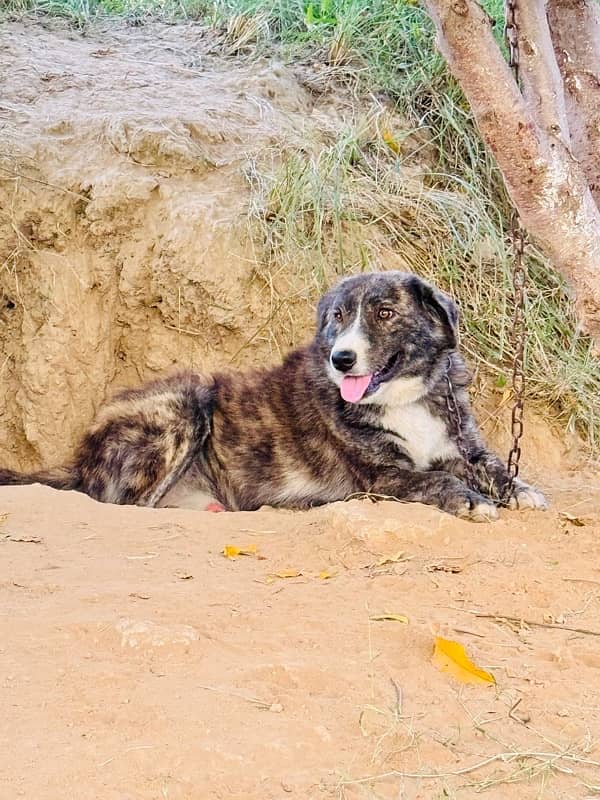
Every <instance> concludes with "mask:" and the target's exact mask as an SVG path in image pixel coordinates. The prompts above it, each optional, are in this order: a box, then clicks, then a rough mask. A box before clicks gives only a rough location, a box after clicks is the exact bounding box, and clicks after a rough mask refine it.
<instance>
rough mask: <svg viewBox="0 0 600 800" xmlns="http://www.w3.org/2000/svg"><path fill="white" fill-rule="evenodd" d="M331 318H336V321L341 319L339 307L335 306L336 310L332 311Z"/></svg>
mask: <svg viewBox="0 0 600 800" xmlns="http://www.w3.org/2000/svg"><path fill="white" fill-rule="evenodd" d="M333 318H334V320H336V322H341V321H342V310H341V309H340V308H336V310H335V311H334V312H333Z"/></svg>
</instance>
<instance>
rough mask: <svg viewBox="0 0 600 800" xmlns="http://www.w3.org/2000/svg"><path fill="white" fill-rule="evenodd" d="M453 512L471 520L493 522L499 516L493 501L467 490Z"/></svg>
mask: <svg viewBox="0 0 600 800" xmlns="http://www.w3.org/2000/svg"><path fill="white" fill-rule="evenodd" d="M455 513H456V516H457V517H460V518H461V519H470V520H471V522H493V521H494V520H496V519H498V517H499V514H498V509H497V508H496V506H495V505H494V503H492V501H491V500H487V499H486V498H485V497H484V496H483V495H481V494H477V492H469V494H468V495H467V496H466V497H465V498H464V502H463V503H462V505H461V506H460V507H459V508H458V509H457V510H456V512H455Z"/></svg>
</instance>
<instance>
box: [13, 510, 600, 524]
mask: <svg viewBox="0 0 600 800" xmlns="http://www.w3.org/2000/svg"><path fill="white" fill-rule="evenodd" d="M558 516H559V517H561V519H564V520H566V521H567V522H570V523H571V525H575V527H576V528H583V527H584V526H585V525H587V521H586V519H585V517H575V516H573V514H569V512H568V511H559V512H558ZM1 521H2V520H1V519H0V522H1Z"/></svg>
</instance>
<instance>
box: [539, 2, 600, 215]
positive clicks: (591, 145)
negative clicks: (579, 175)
mask: <svg viewBox="0 0 600 800" xmlns="http://www.w3.org/2000/svg"><path fill="white" fill-rule="evenodd" d="M548 21H549V24H550V31H551V36H552V41H553V43H554V49H555V53H556V58H557V60H558V63H559V65H560V70H561V73H562V77H563V80H564V85H565V90H566V92H565V104H566V111H567V116H568V119H569V128H570V132H571V142H572V145H573V152H574V154H575V156H576V158H578V159H579V161H580V162H581V166H582V168H583V171H584V173H585V176H586V179H587V182H588V185H589V186H590V189H591V190H592V194H593V196H594V199H595V201H596V205H598V206H600V4H598V2H597V0H548Z"/></svg>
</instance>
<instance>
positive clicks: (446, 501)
mask: <svg viewBox="0 0 600 800" xmlns="http://www.w3.org/2000/svg"><path fill="white" fill-rule="evenodd" d="M457 322H458V313H457V308H456V305H455V304H454V302H453V301H452V300H451V299H450V298H449V297H448V296H446V295H445V294H443V293H442V292H439V291H437V290H436V289H434V288H433V287H432V286H430V285H429V284H427V283H425V282H424V281H423V280H421V279H420V278H418V277H416V276H415V275H410V274H406V273H402V272H382V273H371V274H362V275H357V276H354V277H350V278H346V279H345V280H342V281H341V282H340V283H339V284H338V285H337V286H335V287H334V288H333V289H332V290H331V291H329V292H328V293H327V294H326V295H325V296H324V297H323V298H322V300H321V301H320V303H319V306H318V311H317V332H316V336H315V338H314V340H313V341H312V343H311V344H309V345H308V346H307V347H305V348H303V349H299V350H296V351H294V352H292V353H290V354H289V355H288V356H287V358H286V359H285V360H284V362H283V363H282V364H281V365H279V366H277V367H274V368H273V369H269V370H263V371H259V372H251V373H247V374H240V373H232V374H225V373H223V374H217V375H215V376H214V377H212V378H206V377H202V376H200V375H196V374H191V373H184V374H179V375H175V376H173V377H171V378H168V379H166V380H160V381H155V382H153V383H150V384H148V385H146V386H144V387H142V388H140V389H135V390H132V391H126V392H124V393H122V394H120V395H119V396H118V397H117V398H116V399H115V400H114V401H113V402H112V403H110V404H109V405H107V406H106V407H105V408H104V409H103V410H101V412H100V414H99V416H98V418H97V420H96V422H95V424H94V425H93V426H92V428H91V429H90V431H89V432H88V433H87V435H86V436H85V437H84V438H83V440H82V442H81V443H80V445H79V447H78V448H77V450H76V452H75V455H74V458H73V460H72V461H71V463H70V464H69V465H68V466H66V467H63V468H60V469H58V470H55V471H49V472H41V473H37V474H32V475H21V474H19V473H15V472H12V471H10V470H0V484H22V483H33V482H38V481H39V482H42V483H46V484H48V485H50V486H54V487H55V488H59V489H76V490H79V491H82V492H85V493H87V494H88V495H90V496H91V497H93V498H96V499H97V500H101V501H103V502H107V503H123V504H137V505H144V506H180V507H188V508H189V507H192V508H201V509H202V508H207V507H208V508H211V509H213V510H214V509H215V508H221V507H224V508H225V509H229V510H253V509H257V508H259V507H260V506H262V505H265V504H267V505H272V506H282V507H288V508H309V507H311V506H315V505H319V504H322V503H327V502H330V501H333V500H342V499H344V498H347V497H348V496H349V495H354V494H357V493H371V494H374V495H383V496H388V497H394V498H397V499H399V500H404V501H411V502H421V503H429V504H431V505H434V506H437V507H438V508H440V509H442V510H444V511H447V512H449V513H451V514H456V515H458V516H461V517H466V518H469V519H472V520H489V519H494V518H496V517H497V515H498V512H497V504H498V503H500V502H501V500H502V498H504V496H505V492H506V489H507V486H508V485H509V476H508V474H507V471H506V468H505V467H504V465H503V464H502V462H501V461H500V459H499V458H498V457H497V456H496V455H494V454H493V453H492V452H490V451H489V450H488V449H487V448H486V446H485V444H484V442H483V440H482V438H481V435H480V433H479V430H478V427H477V424H476V422H475V420H474V418H473V414H472V412H471V408H470V405H469V398H468V394H467V386H468V383H469V375H468V372H467V369H466V368H465V365H464V362H463V360H462V358H461V356H460V355H459V353H458V350H457ZM449 382H450V384H451V386H452V387H453V393H454V397H455V401H456V404H457V408H458V412H459V415H460V420H461V430H462V446H460V447H459V446H458V444H457V433H458V431H457V425H456V419H453V418H451V415H449V412H448V404H447V397H448V392H449ZM465 453H466V454H467V456H468V458H467V460H468V462H469V465H468V466H467V464H466V461H465V459H464V458H463V455H464V454H465ZM510 505H511V506H513V507H519V508H532V507H533V508H544V507H545V506H546V501H545V499H544V496H543V495H542V494H541V493H540V492H538V491H537V490H535V489H533V488H530V487H529V486H527V485H526V484H524V483H522V482H520V481H518V482H516V484H515V487H514V491H513V494H512V497H511V499H510Z"/></svg>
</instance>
